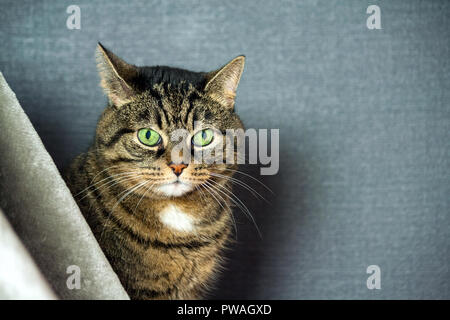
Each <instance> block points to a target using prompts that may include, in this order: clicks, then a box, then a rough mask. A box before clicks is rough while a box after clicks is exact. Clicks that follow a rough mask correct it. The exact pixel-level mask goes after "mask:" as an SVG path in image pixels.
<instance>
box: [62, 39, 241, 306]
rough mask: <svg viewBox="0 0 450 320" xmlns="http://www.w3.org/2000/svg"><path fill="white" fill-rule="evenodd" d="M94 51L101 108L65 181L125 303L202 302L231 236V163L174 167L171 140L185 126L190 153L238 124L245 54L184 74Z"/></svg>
mask: <svg viewBox="0 0 450 320" xmlns="http://www.w3.org/2000/svg"><path fill="white" fill-rule="evenodd" d="M96 54H97V62H98V69H99V74H100V78H101V82H100V84H101V87H102V88H103V90H104V91H105V93H106V95H107V97H108V100H109V104H108V105H107V107H106V108H105V110H104V111H103V113H102V115H101V117H100V119H99V121H98V124H97V129H96V135H95V139H94V142H93V144H92V146H91V147H90V148H89V150H88V152H86V153H83V154H81V155H79V156H78V157H76V158H75V159H74V161H73V162H72V164H71V165H70V167H69V170H68V171H67V174H66V182H67V184H68V186H69V188H70V190H71V192H72V194H73V195H74V196H75V199H76V200H77V203H78V205H79V207H80V209H81V211H82V213H83V215H84V216H85V218H86V220H87V222H88V224H89V225H90V227H91V229H92V231H93V233H94V235H95V237H96V239H97V240H98V242H99V244H100V246H101V248H102V250H103V251H104V253H105V255H106V257H107V258H108V260H109V262H110V263H111V265H112V267H113V269H114V271H115V272H116V273H117V275H118V277H119V279H120V281H121V283H122V284H123V286H124V288H125V290H126V291H127V292H128V294H129V296H130V298H132V299H201V298H204V297H205V294H207V293H208V292H209V289H210V288H211V286H212V285H213V284H214V282H215V279H216V278H217V274H218V271H220V267H221V265H222V262H223V250H224V249H225V248H226V247H227V245H228V244H229V243H230V241H231V240H230V239H231V235H232V233H233V218H232V213H231V210H230V206H231V205H232V203H230V199H229V197H227V196H226V194H229V192H230V190H231V181H232V180H233V178H232V176H233V173H235V172H236V169H237V165H236V164H233V163H232V164H221V163H212V164H206V163H204V162H201V163H194V160H193V159H192V160H190V162H189V163H183V162H179V161H178V162H177V161H174V159H172V157H173V154H172V150H173V148H174V145H175V144H174V142H173V141H171V139H170V135H171V132H172V131H174V130H176V129H184V130H188V131H189V132H190V133H191V135H192V140H191V144H192V145H191V149H192V150H197V149H202V148H207V147H208V146H209V145H211V144H212V143H213V142H214V140H216V141H220V140H221V139H224V138H223V136H222V135H223V133H224V132H225V130H226V129H243V128H244V127H243V124H242V121H241V120H240V118H239V116H238V115H237V114H236V113H235V111H234V102H235V95H236V89H237V86H238V83H239V80H240V78H241V75H242V72H243V69H244V63H245V57H244V56H238V57H236V58H235V59H233V60H231V61H230V62H229V63H228V64H226V65H225V66H223V67H222V68H219V69H218V70H215V71H212V72H192V71H188V70H184V69H178V68H171V67H165V66H154V67H137V66H134V65H131V64H128V63H126V62H125V61H124V60H122V59H121V58H119V57H118V56H116V55H115V54H113V53H112V52H111V51H109V50H108V49H106V48H105V47H104V46H102V45H101V44H100V43H99V44H98V46H97V51H96ZM194 122H200V123H202V127H201V128H202V129H200V130H198V131H197V132H194V130H195V128H194ZM210 128H217V130H212V129H210Z"/></svg>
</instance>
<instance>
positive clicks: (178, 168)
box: [169, 162, 187, 177]
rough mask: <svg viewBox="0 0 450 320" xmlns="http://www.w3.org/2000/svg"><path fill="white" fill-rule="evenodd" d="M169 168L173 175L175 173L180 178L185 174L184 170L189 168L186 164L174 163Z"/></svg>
mask: <svg viewBox="0 0 450 320" xmlns="http://www.w3.org/2000/svg"><path fill="white" fill-rule="evenodd" d="M169 168H171V169H172V171H173V173H175V175H176V176H177V177H178V176H179V175H180V174H181V173H182V172H183V170H184V169H185V168H187V165H186V164H184V163H180V164H175V163H173V162H172V163H170V164H169Z"/></svg>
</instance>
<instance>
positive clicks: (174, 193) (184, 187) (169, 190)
mask: <svg viewBox="0 0 450 320" xmlns="http://www.w3.org/2000/svg"><path fill="white" fill-rule="evenodd" d="M157 189H158V191H159V192H160V193H161V194H163V195H165V196H167V197H180V196H182V195H184V194H186V193H188V192H190V191H192V190H193V186H191V185H188V184H186V183H183V182H179V181H176V182H172V183H168V184H164V185H162V186H158V187H157Z"/></svg>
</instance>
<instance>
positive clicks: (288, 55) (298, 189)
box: [0, 0, 450, 299]
mask: <svg viewBox="0 0 450 320" xmlns="http://www.w3.org/2000/svg"><path fill="white" fill-rule="evenodd" d="M374 4H375V5H378V6H379V7H380V9H381V27H382V29H380V30H369V29H368V28H367V26H366V20H367V18H368V17H369V14H367V13H366V9H367V7H368V6H369V5H374ZM69 5H78V6H79V7H80V9H81V29H79V30H77V29H74V30H70V29H68V28H67V27H66V20H67V18H68V17H69V16H70V14H69V13H66V9H67V7H68V6H69ZM449 19H450V2H448V1H375V0H373V1H365V0H362V1H356V0H351V1H345V2H344V1H337V0H336V1H330V0H322V1H319V0H306V1H295V0H290V1H253V0H251V1H235V0H230V1H216V0H214V1H194V0H188V1H143V0H142V1H133V0H130V1H95V2H93V1H87V0H83V1H81V0H79V1H75V0H71V1H12V0H2V1H1V2H0V43H1V46H0V71H1V72H2V73H3V75H4V77H5V78H6V80H7V81H8V82H9V85H10V86H11V88H12V90H14V91H15V93H16V95H17V97H18V99H19V101H20V103H21V105H22V106H23V108H24V109H25V111H26V113H27V115H28V116H29V117H30V119H31V122H32V123H33V125H34V126H35V128H36V130H37V132H38V133H39V135H40V137H41V138H42V140H43V142H44V144H45V146H46V148H47V150H48V151H49V153H50V154H51V156H52V157H53V159H54V161H55V162H56V164H57V166H58V168H59V169H60V170H63V169H64V168H65V166H67V165H68V164H69V162H70V161H71V159H72V158H73V157H74V156H76V155H77V154H79V153H81V152H83V151H85V150H86V149H87V148H88V146H89V144H90V143H91V141H92V139H93V135H94V130H95V125H96V122H97V120H98V117H99V115H100V113H101V112H102V110H103V108H104V107H105V105H106V98H105V96H104V95H103V93H102V91H101V89H100V87H99V85H98V83H99V77H98V75H97V71H96V65H95V56H94V52H95V47H96V44H97V42H98V41H101V42H102V44H104V45H105V46H106V47H107V48H109V49H111V50H112V51H113V52H114V53H116V54H117V55H118V56H120V57H122V58H123V59H125V60H126V61H127V62H130V63H132V64H136V65H170V66H175V67H182V68H187V69H191V70H194V71H209V70H213V69H215V68H218V67H219V66H221V65H223V64H225V63H226V62H227V61H229V60H230V59H232V58H234V57H235V56H237V55H239V54H245V55H246V57H247V60H246V68H245V71H244V75H243V78H242V80H241V83H240V86H239V88H238V93H237V100H236V110H237V112H238V113H239V115H240V116H241V118H242V119H243V121H244V123H245V125H246V127H247V128H269V129H270V128H278V129H280V170H279V173H278V174H277V175H274V176H259V170H258V169H257V168H248V169H246V170H248V172H250V173H251V174H252V175H253V176H255V177H256V178H258V179H260V180H261V181H262V182H264V183H265V184H267V185H268V186H269V187H270V188H271V189H272V190H274V192H275V195H271V194H270V193H267V192H264V188H262V187H261V186H258V184H253V186H254V187H255V188H256V189H257V190H258V191H259V192H261V193H264V195H265V196H266V197H267V198H268V199H269V201H270V202H271V205H267V204H265V203H264V202H261V201H259V200H256V199H254V198H252V197H251V195H249V194H248V192H244V191H243V190H239V189H236V191H238V192H239V197H241V198H242V200H243V201H244V203H245V204H246V205H247V206H248V207H249V209H250V210H251V211H252V212H253V214H254V216H255V219H256V222H257V224H258V226H259V228H260V230H261V233H262V238H260V237H259V236H258V233H257V232H256V229H255V227H254V226H253V224H252V223H251V222H250V221H248V220H247V219H245V218H244V217H243V214H242V213H241V212H239V211H237V210H236V212H235V215H236V216H237V217H238V222H239V225H238V233H237V241H236V243H235V244H234V245H233V246H232V247H231V250H229V251H228V252H227V257H228V262H227V263H226V265H225V267H226V268H225V270H224V272H223V273H222V276H221V278H220V280H219V282H218V283H217V288H216V289H215V290H213V292H212V295H211V296H210V298H244V299H275V298H277V299H414V298H415V299H417V298H428V299H443V298H446V299H449V298H450V282H449V279H450V265H449V257H450V135H449V133H450V104H449V101H450V63H449V57H450V38H449V36H450V20H449ZM0 130H1V128H0ZM18 139H20V136H18ZM26 156H27V157H30V156H31V157H32V156H33V155H26ZM246 181H247V182H248V183H252V180H246ZM369 265H377V266H379V267H380V270H381V289H380V290H369V289H368V288H367V286H366V280H367V278H368V277H369V274H367V273H366V269H367V267H368V266H369Z"/></svg>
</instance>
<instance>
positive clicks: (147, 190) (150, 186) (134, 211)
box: [133, 180, 156, 214]
mask: <svg viewBox="0 0 450 320" xmlns="http://www.w3.org/2000/svg"><path fill="white" fill-rule="evenodd" d="M149 181H150V180H149ZM150 182H151V181H150ZM155 183H156V182H153V183H152V184H151V185H149V186H148V188H147V189H146V190H145V192H144V193H143V194H142V196H141V199H139V202H138V203H137V205H136V207H135V208H134V210H133V214H135V213H136V210H137V209H138V207H139V205H140V204H141V201H142V199H144V197H145V195H146V194H147V192H149V191H150V189H151V188H152V187H153V186H154V185H155Z"/></svg>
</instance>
